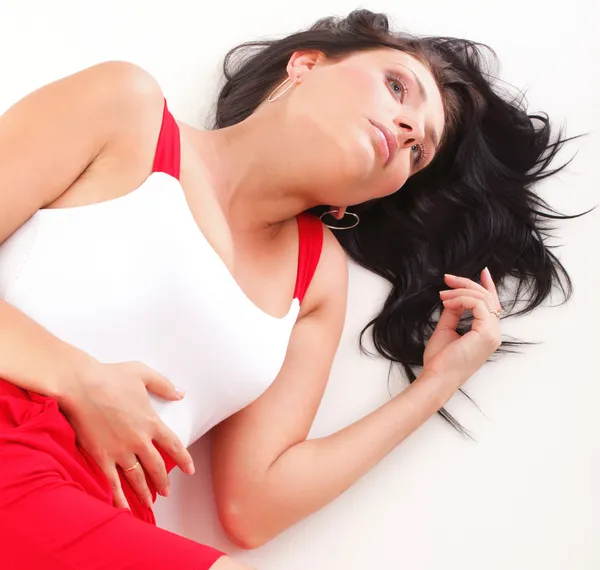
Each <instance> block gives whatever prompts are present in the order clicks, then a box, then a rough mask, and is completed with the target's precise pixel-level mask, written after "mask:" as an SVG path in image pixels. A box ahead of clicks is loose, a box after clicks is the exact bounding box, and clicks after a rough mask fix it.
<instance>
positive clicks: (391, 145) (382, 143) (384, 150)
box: [369, 120, 398, 166]
mask: <svg viewBox="0 0 600 570" xmlns="http://www.w3.org/2000/svg"><path fill="white" fill-rule="evenodd" d="M369 122H370V123H371V125H372V127H373V129H374V130H375V134H376V135H377V141H378V143H377V147H378V148H379V151H380V153H381V158H382V161H383V166H387V165H388V164H389V162H390V161H391V160H392V159H393V158H394V156H396V152H397V150H398V141H397V140H396V137H395V136H394V135H393V134H392V132H391V131H390V130H389V129H387V128H386V127H384V126H383V125H381V124H379V123H377V122H375V121H371V120H369Z"/></svg>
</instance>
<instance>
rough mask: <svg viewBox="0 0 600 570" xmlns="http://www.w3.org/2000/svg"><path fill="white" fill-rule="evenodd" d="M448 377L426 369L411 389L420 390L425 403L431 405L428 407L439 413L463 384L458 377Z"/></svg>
mask: <svg viewBox="0 0 600 570" xmlns="http://www.w3.org/2000/svg"><path fill="white" fill-rule="evenodd" d="M447 376H448V377H447ZM447 376H446V375H442V374H439V373H437V372H434V371H432V370H428V369H426V368H424V369H423V370H422V371H421V373H420V374H419V375H418V376H417V378H416V380H415V381H414V382H413V383H412V385H411V386H410V387H409V389H410V388H413V389H415V390H419V391H420V392H421V397H422V398H423V401H424V403H425V402H428V403H429V406H427V407H428V408H430V409H433V408H435V411H438V410H440V409H441V408H443V407H444V405H445V404H446V402H448V400H449V399H450V398H451V397H452V396H453V395H454V394H455V393H456V392H457V391H458V390H459V389H460V387H461V386H462V384H463V383H462V382H460V381H459V379H458V377H456V378H455V379H453V378H452V376H456V375H452V374H450V375H447Z"/></svg>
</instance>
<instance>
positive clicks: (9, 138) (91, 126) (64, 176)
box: [0, 62, 145, 397]
mask: <svg viewBox="0 0 600 570" xmlns="http://www.w3.org/2000/svg"><path fill="white" fill-rule="evenodd" d="M132 69H133V66H131V65H129V64H126V63H121V62H109V63H104V64H100V65H96V66H94V67H91V68H88V69H86V70H83V71H80V72H78V73H75V74H73V75H70V76H68V77H65V78H63V79H60V80H58V81H55V82H53V83H50V84H49V85H46V86H44V87H42V88H40V89H38V90H36V91H34V92H33V93H31V94H29V95H27V96H26V97H24V98H23V99H21V100H20V101H18V102H17V103H16V104H15V105H13V106H12V107H11V108H10V109H8V111H6V112H5V113H4V114H3V115H1V116H0V243H2V242H3V241H4V240H5V239H6V238H7V237H9V236H10V235H11V234H12V233H13V232H14V231H15V230H16V229H17V228H19V227H20V226H21V225H22V224H23V223H24V222H25V221H26V220H27V219H29V218H30V217H31V216H32V215H33V214H34V213H35V212H36V211H37V210H39V209H41V208H43V207H45V206H47V205H48V204H51V203H52V202H54V201H55V200H57V199H58V198H59V197H60V196H61V195H62V194H63V193H64V192H65V191H66V190H67V189H68V188H69V187H70V186H71V185H72V184H73V183H74V182H75V181H76V180H77V179H78V178H79V177H80V176H81V175H82V174H83V173H84V172H86V171H87V170H88V169H89V168H90V167H91V165H92V164H93V163H94V162H95V161H96V160H98V159H99V158H100V157H101V155H103V154H107V153H110V152H111V146H112V145H113V144H114V143H115V141H117V140H118V136H119V129H121V128H122V127H121V124H122V123H121V124H120V123H119V121H123V115H124V107H127V106H128V101H127V99H133V98H134V96H133V93H135V91H136V90H135V86H134V85H133V82H134V81H135V78H134V77H132V76H133V74H132V73H131V70H132ZM142 73H145V72H143V71H142V70H140V74H139V75H140V82H141V77H142ZM131 104H133V101H132V102H131ZM32 355H35V357H33V358H32ZM82 356H83V355H82V354H81V353H79V352H78V351H76V350H75V349H74V348H73V347H70V346H67V345H66V344H64V343H62V342H60V341H59V340H58V339H57V338H56V337H54V336H52V335H50V334H49V333H48V332H47V331H45V330H44V329H43V328H42V327H40V326H39V325H37V324H36V323H34V322H33V321H32V320H30V319H28V318H27V317H25V316H24V315H23V314H22V313H21V312H20V311H17V310H16V309H14V308H12V307H10V306H8V305H7V304H6V303H5V302H0V377H3V378H6V379H8V380H10V381H11V382H13V383H14V384H16V385H18V386H20V387H22V388H26V389H28V390H32V391H34V392H39V393H41V394H44V395H49V396H55V397H58V396H60V395H61V391H62V390H64V385H63V383H64V382H65V381H67V380H68V379H69V376H72V374H73V370H72V367H73V363H77V364H81V365H85V361H86V359H85V358H81V357H82ZM64 368H66V370H64Z"/></svg>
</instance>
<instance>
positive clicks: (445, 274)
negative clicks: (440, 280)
mask: <svg viewBox="0 0 600 570" xmlns="http://www.w3.org/2000/svg"><path fill="white" fill-rule="evenodd" d="M444 277H456V275H452V274H451V273H444Z"/></svg>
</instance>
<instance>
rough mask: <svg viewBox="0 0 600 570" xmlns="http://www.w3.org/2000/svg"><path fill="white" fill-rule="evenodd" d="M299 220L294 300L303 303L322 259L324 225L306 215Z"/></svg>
mask: <svg viewBox="0 0 600 570" xmlns="http://www.w3.org/2000/svg"><path fill="white" fill-rule="evenodd" d="M297 220H298V240H299V250H298V275H297V277H296V289H295V290H294V299H298V301H300V303H302V300H303V299H304V295H305V294H306V291H307V290H308V287H309V285H310V282H311V281H312V278H313V275H314V274H315V271H316V269H317V265H318V264H319V259H320V257H321V250H322V249H323V224H322V223H321V220H319V218H317V217H316V216H313V215H312V214H306V213H305V214H300V215H299V216H298V217H297Z"/></svg>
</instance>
